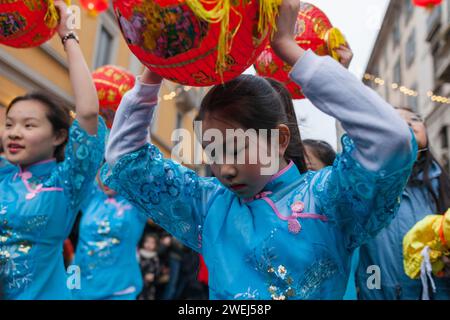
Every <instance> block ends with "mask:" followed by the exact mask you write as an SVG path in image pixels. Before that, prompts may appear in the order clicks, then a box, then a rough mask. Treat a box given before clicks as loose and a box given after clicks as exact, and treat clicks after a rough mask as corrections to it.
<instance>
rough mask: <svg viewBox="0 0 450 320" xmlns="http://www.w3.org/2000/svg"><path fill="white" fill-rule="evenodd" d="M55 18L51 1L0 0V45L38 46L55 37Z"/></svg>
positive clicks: (56, 11) (56, 18) (56, 22)
mask: <svg viewBox="0 0 450 320" xmlns="http://www.w3.org/2000/svg"><path fill="white" fill-rule="evenodd" d="M66 2H68V1H66ZM58 19H59V14H58V10H57V9H56V7H55V5H54V1H53V0H0V43H1V44H4V45H7V46H10V47H14V48H31V47H37V46H39V45H41V44H43V43H44V42H46V41H48V40H49V39H50V38H51V37H52V36H53V35H54V34H55V31H56V27H57V26H58Z"/></svg>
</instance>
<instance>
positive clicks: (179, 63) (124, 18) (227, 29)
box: [113, 0, 280, 86]
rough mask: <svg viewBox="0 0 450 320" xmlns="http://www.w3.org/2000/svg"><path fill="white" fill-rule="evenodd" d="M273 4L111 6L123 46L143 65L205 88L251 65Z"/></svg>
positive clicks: (121, 0) (179, 0)
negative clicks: (120, 31)
mask: <svg viewBox="0 0 450 320" xmlns="http://www.w3.org/2000/svg"><path fill="white" fill-rule="evenodd" d="M260 1H262V3H261V6H262V8H263V9H261V12H263V13H261V12H260ZM279 2H280V0H259V1H257V0H235V1H232V0H224V1H221V2H219V1H216V2H215V1H204V0H145V1H143V0H115V1H113V5H114V11H115V14H116V17H117V19H118V21H119V25H120V27H121V30H122V33H123V36H124V37H125V39H126V41H127V43H128V46H129V47H130V49H131V51H132V52H133V53H134V54H135V55H136V56H137V57H138V59H139V60H140V61H141V62H142V63H143V64H144V65H145V66H147V67H148V68H149V69H151V70H152V71H154V72H156V73H158V74H159V75H161V76H162V77H164V78H166V79H169V80H171V81H173V82H177V83H180V84H183V85H189V86H209V85H213V84H218V83H221V82H222V81H228V80H231V79H233V78H235V77H237V76H238V75H240V74H241V73H242V72H243V71H245V70H246V69H247V68H248V67H249V66H250V65H252V63H253V62H254V61H255V59H256V57H258V56H259V54H260V53H261V52H262V50H263V49H264V48H265V46H266V44H267V42H268V39H269V37H268V36H269V33H270V31H271V28H270V25H271V23H272V24H273V23H274V21H275V15H276V12H277V10H278V3H279ZM224 4H227V5H230V6H231V8H229V9H226V7H225V5H224ZM216 5H217V7H215V9H214V6H216ZM221 5H224V7H220V6H221ZM217 8H220V9H221V11H216V9H217ZM264 8H265V9H264ZM267 8H269V9H267ZM227 10H228V11H227ZM264 12H265V13H264ZM215 14H216V16H214V15H215ZM199 16H200V17H202V18H199ZM219 16H220V18H221V19H219V18H218V17H219ZM212 20H214V21H216V22H215V23H213V22H212ZM217 21H218V22H217Z"/></svg>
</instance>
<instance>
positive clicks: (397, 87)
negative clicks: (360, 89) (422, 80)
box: [364, 73, 450, 105]
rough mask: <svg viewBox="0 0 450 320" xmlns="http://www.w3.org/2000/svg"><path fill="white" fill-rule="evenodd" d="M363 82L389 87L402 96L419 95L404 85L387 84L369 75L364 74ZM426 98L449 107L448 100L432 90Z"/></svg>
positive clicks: (449, 100)
mask: <svg viewBox="0 0 450 320" xmlns="http://www.w3.org/2000/svg"><path fill="white" fill-rule="evenodd" d="M364 80H366V81H371V82H373V83H375V84H376V85H378V86H390V87H391V89H392V90H398V91H399V92H401V93H402V94H404V95H407V96H412V97H418V96H419V93H418V92H417V91H416V90H413V89H411V88H408V87H406V86H404V85H401V84H398V83H395V82H394V83H388V82H387V81H386V80H384V79H382V78H381V77H378V76H375V75H373V74H370V73H366V74H364ZM427 97H428V98H429V99H430V100H431V101H432V102H437V103H442V104H449V105H450V98H448V97H444V96H440V95H436V94H434V92H433V91H432V90H429V91H427Z"/></svg>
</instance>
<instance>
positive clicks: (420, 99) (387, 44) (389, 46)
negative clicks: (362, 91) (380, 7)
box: [364, 0, 450, 169]
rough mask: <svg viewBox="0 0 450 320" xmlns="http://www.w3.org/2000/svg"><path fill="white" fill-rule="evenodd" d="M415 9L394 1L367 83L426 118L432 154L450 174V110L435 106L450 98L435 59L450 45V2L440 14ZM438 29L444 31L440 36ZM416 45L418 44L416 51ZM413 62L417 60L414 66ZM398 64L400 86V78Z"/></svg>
mask: <svg viewBox="0 0 450 320" xmlns="http://www.w3.org/2000/svg"><path fill="white" fill-rule="evenodd" d="M410 5H411V1H410V0H391V2H390V4H389V7H388V9H387V12H386V15H385V18H384V21H383V24H382V28H381V30H380V33H379V35H378V38H377V41H376V43H375V45H374V49H373V52H372V55H371V58H370V60H369V63H368V65H367V69H366V75H365V78H364V81H365V82H366V83H367V84H368V85H370V86H371V87H372V88H374V89H375V90H376V91H377V92H378V93H379V94H380V95H381V96H382V97H383V98H384V99H385V100H387V101H388V102H389V103H391V104H392V105H393V106H409V107H412V108H413V109H415V110H416V111H417V112H418V113H419V114H421V116H422V117H423V118H424V119H425V121H426V125H427V127H428V133H429V140H430V145H431V149H432V150H433V152H434V153H435V155H436V156H437V157H438V159H439V160H440V162H441V163H442V164H443V165H445V166H446V167H447V169H449V167H448V165H449V164H448V161H447V159H448V158H449V152H448V148H447V147H445V143H446V141H447V140H446V139H444V138H443V135H448V133H447V131H448V130H447V131H446V130H443V128H444V127H445V126H448V125H449V123H450V109H449V106H450V105H448V104H447V105H445V104H441V103H436V102H433V101H432V100H431V96H432V94H431V93H433V94H438V95H442V96H447V97H448V96H450V90H449V89H448V84H446V83H445V81H444V82H442V80H439V79H437V75H436V71H435V64H436V62H437V61H440V60H439V59H437V55H436V53H435V52H436V50H437V49H436V48H437V47H436V46H437V43H440V46H442V45H443V44H442V42H445V41H448V39H447V40H445V39H444V38H445V37H444V38H442V36H441V35H442V34H443V33H445V32H446V31H447V30H448V28H449V27H450V13H449V12H450V0H444V1H443V3H442V5H441V7H440V8H438V9H435V11H429V10H425V9H422V8H417V7H411V6H410ZM408 9H411V10H408ZM433 21H434V23H435V24H433ZM436 21H439V24H436V23H437V22H436ZM435 25H439V26H440V27H439V28H438V29H437V30H436V31H435V32H434V30H435V29H434V28H432V27H433V26H435ZM434 34H436V35H434ZM433 35H434V36H433ZM433 38H434V39H438V40H433ZM410 39H414V45H413V46H411V45H410V44H411V42H410ZM444 45H445V44H444ZM444 55H445V54H444ZM408 57H413V58H412V59H411V61H410V63H408ZM398 62H400V64H399V66H400V68H399V70H400V75H401V77H400V78H401V79H400V81H399V79H398V76H396V74H398V71H397V70H398V68H397V64H398ZM376 78H379V79H376ZM402 86H404V87H406V88H407V89H410V90H411V91H409V93H410V94H404V93H402V90H401V88H402ZM412 92H413V93H412ZM443 143H444V145H443Z"/></svg>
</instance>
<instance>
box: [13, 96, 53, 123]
mask: <svg viewBox="0 0 450 320" xmlns="http://www.w3.org/2000/svg"><path fill="white" fill-rule="evenodd" d="M7 117H8V118H10V119H26V118H36V119H42V118H45V117H46V107H45V106H44V105H43V104H42V103H40V102H38V101H33V100H24V101H19V102H16V103H15V104H14V105H12V106H11V108H9V110H8V114H7Z"/></svg>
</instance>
